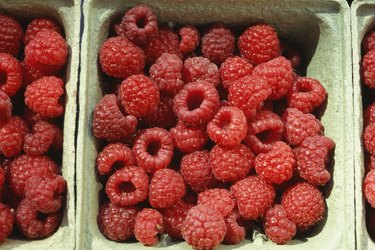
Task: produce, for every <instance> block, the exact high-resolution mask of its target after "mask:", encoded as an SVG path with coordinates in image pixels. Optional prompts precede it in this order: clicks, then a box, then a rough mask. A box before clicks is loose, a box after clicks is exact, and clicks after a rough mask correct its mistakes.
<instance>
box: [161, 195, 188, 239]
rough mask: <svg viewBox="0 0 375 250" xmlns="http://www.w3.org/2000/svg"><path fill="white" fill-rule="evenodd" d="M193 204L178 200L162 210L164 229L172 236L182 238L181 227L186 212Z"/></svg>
mask: <svg viewBox="0 0 375 250" xmlns="http://www.w3.org/2000/svg"><path fill="white" fill-rule="evenodd" d="M193 206H194V205H193V204H188V203H186V202H184V201H179V202H178V203H177V204H176V205H174V206H173V207H170V208H167V209H164V210H163V212H162V213H163V218H164V229H165V230H164V231H165V233H167V234H168V235H169V236H170V237H172V238H178V239H182V235H181V228H182V223H183V222H184V220H185V218H186V214H187V212H188V211H189V210H190V208H192V207H193Z"/></svg>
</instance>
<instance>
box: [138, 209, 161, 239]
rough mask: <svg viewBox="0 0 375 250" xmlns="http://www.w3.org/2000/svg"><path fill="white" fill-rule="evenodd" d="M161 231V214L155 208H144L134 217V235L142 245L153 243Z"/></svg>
mask: <svg viewBox="0 0 375 250" xmlns="http://www.w3.org/2000/svg"><path fill="white" fill-rule="evenodd" d="M163 231H164V221H163V215H162V214H161V213H160V212H158V211H157V210H155V209H150V208H145V209H143V210H142V211H141V212H139V213H138V214H137V216H136V217H135V225H134V235H135V238H136V239H137V240H139V242H141V243H142V244H143V245H145V246H153V245H155V244H156V243H157V242H158V241H159V237H158V234H161V233H162V232H163Z"/></svg>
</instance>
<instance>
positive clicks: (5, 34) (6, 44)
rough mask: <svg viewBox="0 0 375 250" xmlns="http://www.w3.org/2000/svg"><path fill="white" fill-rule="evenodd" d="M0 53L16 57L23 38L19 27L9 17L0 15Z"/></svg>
mask: <svg viewBox="0 0 375 250" xmlns="http://www.w3.org/2000/svg"><path fill="white" fill-rule="evenodd" d="M0 23H1V27H0V53H8V54H11V55H12V56H17V55H18V53H19V51H20V48H21V42H22V37H23V31H22V27H21V25H20V24H19V23H18V22H17V21H16V20H14V19H13V18H12V17H10V16H6V15H0Z"/></svg>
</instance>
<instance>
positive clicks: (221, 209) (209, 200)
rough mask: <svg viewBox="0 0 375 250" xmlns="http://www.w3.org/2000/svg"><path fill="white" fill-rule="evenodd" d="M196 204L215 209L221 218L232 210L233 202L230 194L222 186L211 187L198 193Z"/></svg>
mask: <svg viewBox="0 0 375 250" xmlns="http://www.w3.org/2000/svg"><path fill="white" fill-rule="evenodd" d="M198 205H203V206H206V207H210V208H212V209H215V210H216V211H217V212H218V213H219V214H220V215H221V216H222V217H223V218H225V217H227V216H228V215H229V214H230V213H231V212H232V210H233V208H234V206H235V203H234V198H233V196H232V194H231V193H230V192H229V191H228V190H226V189H223V188H213V189H208V190H206V191H203V192H201V193H199V194H198Z"/></svg>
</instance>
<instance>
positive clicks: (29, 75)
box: [21, 61, 48, 88]
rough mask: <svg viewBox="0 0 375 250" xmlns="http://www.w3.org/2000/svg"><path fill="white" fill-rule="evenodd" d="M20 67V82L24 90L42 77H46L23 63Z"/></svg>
mask: <svg viewBox="0 0 375 250" xmlns="http://www.w3.org/2000/svg"><path fill="white" fill-rule="evenodd" d="M21 66H22V81H23V85H22V88H26V87H27V85H29V84H30V83H32V82H33V81H36V80H38V79H40V78H42V77H43V76H46V75H48V74H45V73H43V72H41V71H40V70H38V69H36V68H34V67H31V66H30V65H28V64H27V63H25V61H22V62H21Z"/></svg>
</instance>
